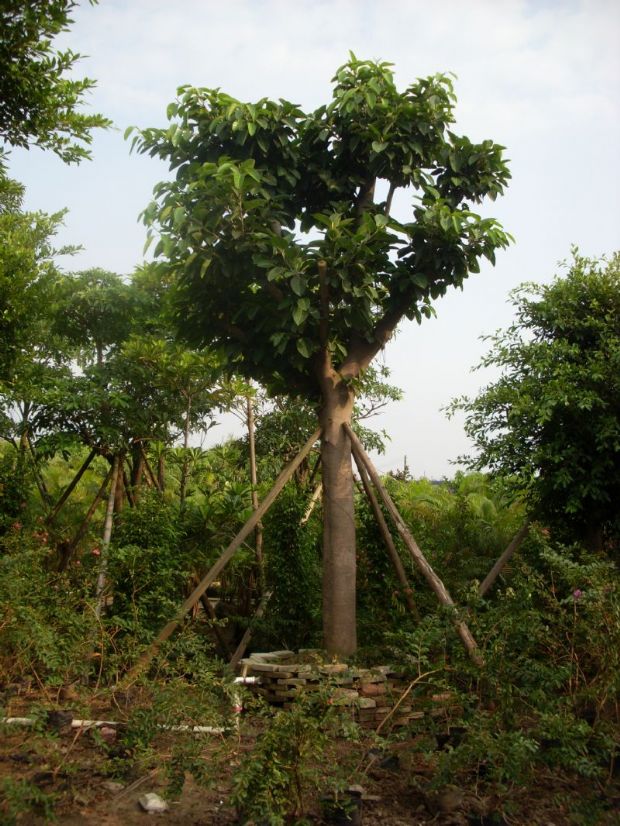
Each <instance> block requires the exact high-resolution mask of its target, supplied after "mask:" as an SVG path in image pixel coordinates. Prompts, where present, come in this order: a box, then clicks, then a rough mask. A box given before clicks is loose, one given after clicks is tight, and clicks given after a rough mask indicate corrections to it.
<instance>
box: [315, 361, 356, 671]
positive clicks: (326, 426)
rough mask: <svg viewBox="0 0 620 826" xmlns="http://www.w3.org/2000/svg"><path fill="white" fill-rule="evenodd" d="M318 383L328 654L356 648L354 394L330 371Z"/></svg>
mask: <svg viewBox="0 0 620 826" xmlns="http://www.w3.org/2000/svg"><path fill="white" fill-rule="evenodd" d="M330 373H331V375H330V376H329V377H325V380H324V381H323V382H322V385H323V386H322V391H323V407H322V410H321V427H322V438H321V467H322V474H323V635H324V643H325V647H326V649H327V651H328V653H329V654H331V655H337V656H340V657H348V656H351V655H352V654H354V653H355V651H356V649H357V633H356V610H355V609H356V606H355V568H356V564H355V563H356V559H355V512H354V504H353V469H352V466H351V443H350V441H349V437H348V436H347V434H346V433H345V430H344V428H343V426H342V425H343V423H345V422H346V423H347V424H350V422H351V414H352V412H353V401H354V396H353V391H352V388H351V387H350V385H347V384H345V382H343V381H342V380H341V379H340V378H339V377H338V375H337V374H336V373H335V372H334V371H330Z"/></svg>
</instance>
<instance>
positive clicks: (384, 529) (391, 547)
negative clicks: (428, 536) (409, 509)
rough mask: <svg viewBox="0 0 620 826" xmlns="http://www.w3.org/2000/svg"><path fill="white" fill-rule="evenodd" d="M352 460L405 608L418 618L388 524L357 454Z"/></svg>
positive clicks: (411, 591)
mask: <svg viewBox="0 0 620 826" xmlns="http://www.w3.org/2000/svg"><path fill="white" fill-rule="evenodd" d="M353 458H354V459H355V464H356V465H357V469H358V471H359V474H360V479H361V482H362V487H363V488H364V493H365V494H366V496H367V498H368V501H369V502H370V507H371V510H372V512H373V514H374V517H375V519H376V520H377V524H378V526H379V531H380V532H381V536H382V537H383V541H384V542H385V547H386V548H387V552H388V555H389V557H390V559H391V561H392V565H393V566H394V570H395V571H396V576H397V577H398V579H399V582H400V584H401V586H402V589H403V596H404V597H405V602H406V603H407V608H408V609H409V612H410V613H411V614H412V615H413V616H414V617H419V613H418V609H417V608H416V604H415V602H414V601H413V590H412V588H411V585H410V584H409V580H408V579H407V574H406V573H405V568H404V567H403V563H402V560H401V558H400V554H399V553H398V550H397V549H396V545H395V544H394V540H393V539H392V534H391V533H390V529H389V527H388V524H387V522H386V521H385V517H384V516H383V512H382V510H381V508H380V506H379V502H378V501H377V497H376V496H375V494H374V491H373V489H372V487H371V485H370V479H369V478H368V474H367V473H366V468H365V467H364V464H363V462H361V461H360V459H359V457H358V456H357V453H355V452H354V453H353Z"/></svg>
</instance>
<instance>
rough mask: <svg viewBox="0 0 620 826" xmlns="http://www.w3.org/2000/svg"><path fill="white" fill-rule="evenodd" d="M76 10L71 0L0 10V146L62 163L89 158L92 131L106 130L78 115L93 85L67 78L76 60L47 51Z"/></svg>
mask: <svg viewBox="0 0 620 826" xmlns="http://www.w3.org/2000/svg"><path fill="white" fill-rule="evenodd" d="M91 2H93V0H91ZM76 6H77V2H75V0H3V2H2V4H0V66H2V71H0V141H2V142H4V144H5V145H8V146H9V147H11V146H13V147H23V148H27V147H30V146H39V147H41V148H42V149H51V150H52V152H55V153H56V154H57V155H58V156H59V157H60V158H61V159H62V160H63V161H65V162H66V163H79V161H81V160H83V159H84V158H88V157H90V152H89V150H88V145H89V144H90V143H91V142H92V134H91V133H92V130H93V129H95V128H101V127H104V128H105V127H108V126H110V125H111V122H110V121H109V120H108V119H107V118H104V117H103V116H102V115H99V114H95V113H92V114H91V113H88V112H86V111H84V110H83V109H82V106H83V104H84V99H85V96H86V94H87V93H88V92H89V91H90V90H91V89H92V88H93V86H94V85H95V83H94V81H93V80H91V79H89V78H83V79H76V78H73V77H70V76H68V75H69V74H70V73H71V71H72V69H73V68H74V66H75V64H76V63H77V61H78V60H80V57H81V55H80V54H77V53H76V52H73V51H72V50H71V49H66V50H64V51H56V50H55V49H54V48H53V45H52V41H53V39H54V38H55V37H56V36H57V35H58V34H60V33H61V32H64V31H67V30H68V29H69V27H70V25H71V23H72V22H73V21H72V19H71V12H72V11H73V9H75V7H76ZM1 159H2V155H1V154H0V160H1Z"/></svg>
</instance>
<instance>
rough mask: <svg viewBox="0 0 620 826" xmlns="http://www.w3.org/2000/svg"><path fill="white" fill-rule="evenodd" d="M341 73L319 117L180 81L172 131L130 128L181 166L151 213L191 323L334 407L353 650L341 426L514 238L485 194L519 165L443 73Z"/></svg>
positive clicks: (205, 337)
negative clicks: (397, 357) (474, 125)
mask: <svg viewBox="0 0 620 826" xmlns="http://www.w3.org/2000/svg"><path fill="white" fill-rule="evenodd" d="M334 80H335V87H334V94H333V99H332V102H331V103H330V104H328V105H327V106H322V107H320V108H319V109H317V110H316V111H314V112H310V113H304V112H303V111H302V110H301V109H300V108H299V107H298V106H296V105H293V104H292V103H289V102H287V101H284V100H280V101H278V102H274V101H270V100H267V99H262V100H260V101H258V102H257V103H255V104H252V103H247V104H246V103H241V102H239V101H237V100H234V99H233V98H231V97H229V96H228V95H225V94H224V93H222V92H220V91H219V90H213V89H195V88H191V87H183V88H181V89H180V90H179V97H178V99H177V100H176V101H175V102H174V103H172V104H170V106H169V107H168V117H169V119H170V120H171V121H172V122H171V124H170V126H169V127H168V128H167V129H146V130H143V131H141V132H140V133H138V134H136V135H135V136H134V138H133V141H134V146H137V147H138V148H139V150H140V151H141V152H148V153H149V154H151V155H157V156H160V157H162V158H165V159H167V160H168V161H169V162H170V166H171V168H172V169H176V178H175V179H174V180H172V181H167V182H163V183H160V184H158V185H157V187H156V188H155V201H154V202H153V203H152V204H151V205H150V206H149V207H148V208H147V209H146V211H145V220H146V222H147V224H149V225H151V226H156V227H157V228H158V230H159V233H160V235H161V238H160V240H159V242H158V244H157V247H156V250H155V252H156V254H157V255H159V256H161V257H162V258H164V259H165V267H166V268H169V270H170V272H171V273H172V275H173V276H174V278H175V282H176V296H177V308H178V309H177V312H178V321H179V328H180V331H181V333H182V335H183V336H185V337H186V338H187V339H188V340H189V341H191V342H192V343H193V344H194V345H196V346H216V347H219V348H220V349H222V350H223V351H224V352H225V353H226V355H227V356H228V358H229V360H230V363H231V364H232V365H234V369H235V370H237V371H239V372H240V373H242V374H244V375H245V376H247V377H251V378H254V379H257V380H259V381H260V382H261V383H263V384H264V385H265V386H266V387H267V388H268V389H269V390H270V392H272V393H280V394H288V395H296V394H297V395H298V394H301V395H304V396H305V397H307V398H308V399H311V400H312V401H313V402H314V403H315V405H317V407H318V409H319V411H320V412H319V417H320V422H321V425H322V430H323V437H322V447H321V450H322V474H323V484H324V500H323V501H324V541H323V562H324V600H323V613H324V632H325V642H326V645H327V647H328V649H329V650H330V651H331V652H334V653H340V654H344V655H346V654H350V653H352V652H353V651H354V650H355V648H356V632H355V526H354V512H353V488H352V470H351V450H350V444H349V440H348V438H347V436H346V434H345V432H344V430H343V428H342V424H343V423H344V422H347V423H348V422H349V421H350V419H351V415H352V410H353V405H354V400H355V393H356V386H357V382H358V381H359V378H360V376H361V375H362V373H363V372H364V370H365V369H366V368H367V367H368V366H369V365H370V363H371V362H372V360H373V358H374V356H375V355H376V354H377V353H378V352H379V351H380V350H381V349H382V348H383V347H384V346H385V344H386V342H387V341H388V339H389V338H390V336H391V335H392V334H393V333H394V331H395V330H396V327H397V326H398V324H399V322H400V321H401V320H402V319H403V318H405V317H407V318H410V319H413V318H415V319H417V320H418V321H421V319H422V318H423V317H425V316H426V317H428V316H430V315H431V314H432V306H431V305H432V301H433V300H434V299H436V298H438V297H439V296H441V295H443V294H444V293H445V292H446V290H447V289H448V287H450V286H461V285H462V284H463V282H464V280H465V279H466V278H467V276H468V274H469V273H470V272H477V271H478V269H479V259H480V258H481V256H485V257H487V258H488V259H489V260H491V261H494V259H495V250H496V249H497V248H499V247H505V246H506V245H507V243H508V240H509V237H508V236H507V235H506V234H505V233H504V232H503V230H502V229H501V227H500V226H499V225H498V224H497V223H496V222H495V221H494V220H493V219H492V218H484V219H483V218H480V217H479V216H478V215H476V214H475V213H473V212H472V211H471V209H470V205H471V204H472V203H477V202H480V201H482V200H483V199H484V197H485V196H487V195H488V196H489V197H491V198H495V196H496V195H498V194H500V193H501V192H502V191H503V188H504V185H505V183H506V181H507V179H508V177H509V174H508V170H507V167H506V164H505V162H504V160H503V156H502V147H500V146H497V145H496V144H494V143H493V142H492V141H488V140H487V141H483V142H482V143H480V144H474V143H472V142H471V141H469V140H468V139H467V138H465V137H459V136H457V135H456V134H454V133H453V132H451V131H450V130H449V125H450V124H451V123H452V122H453V120H454V118H453V114H452V111H453V105H454V94H453V90H452V84H451V82H450V80H449V79H448V78H447V77H446V76H444V75H437V76H434V77H428V78H424V79H421V80H418V81H417V82H416V83H414V84H412V85H411V86H409V87H408V88H407V89H406V90H405V91H404V92H399V91H398V90H397V88H396V86H395V84H394V79H393V74H392V71H391V69H390V64H387V63H374V62H367V61H359V60H357V59H356V58H355V56H353V55H351V59H350V60H349V62H348V63H347V64H346V65H345V66H343V67H342V68H341V69H339V70H338V72H337V75H336V77H335V79H334ZM398 189H412V190H413V195H414V198H415V200H414V206H413V213H412V216H411V220H408V221H399V220H397V219H396V218H394V217H393V216H392V214H391V207H392V202H393V198H394V195H395V193H396V191H397V190H398ZM380 193H381V194H380Z"/></svg>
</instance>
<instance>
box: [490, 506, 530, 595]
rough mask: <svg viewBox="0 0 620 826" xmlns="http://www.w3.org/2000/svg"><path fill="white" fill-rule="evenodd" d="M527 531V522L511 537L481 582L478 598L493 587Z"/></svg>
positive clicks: (528, 528)
mask: <svg viewBox="0 0 620 826" xmlns="http://www.w3.org/2000/svg"><path fill="white" fill-rule="evenodd" d="M529 530H530V522H529V520H528V521H527V522H526V523H525V524H524V525H522V526H521V528H520V529H519V531H518V532H517V533H516V534H515V535H514V536H513V538H512V539H511V541H510V544H509V545H508V547H507V548H506V550H505V551H504V553H503V554H502V555H501V556H500V558H499V559H498V560H497V562H496V563H495V565H494V566H493V567H492V568H491V570H490V571H489V573H488V574H487V575H486V577H485V578H484V580H483V581H482V583H481V585H480V587H479V588H478V596H479V597H483V596H484V595H485V594H486V593H487V591H489V590H490V589H491V588H492V587H493V585H494V583H495V580H496V579H497V577H498V576H499V575H500V573H501V572H502V569H503V568H504V566H505V565H506V563H507V562H508V560H509V559H510V558H511V557H512V556H513V554H514V553H515V552H516V551H517V550H518V548H519V546H520V545H521V543H522V542H523V540H524V539H525V537H526V536H527V534H528V532H529Z"/></svg>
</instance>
